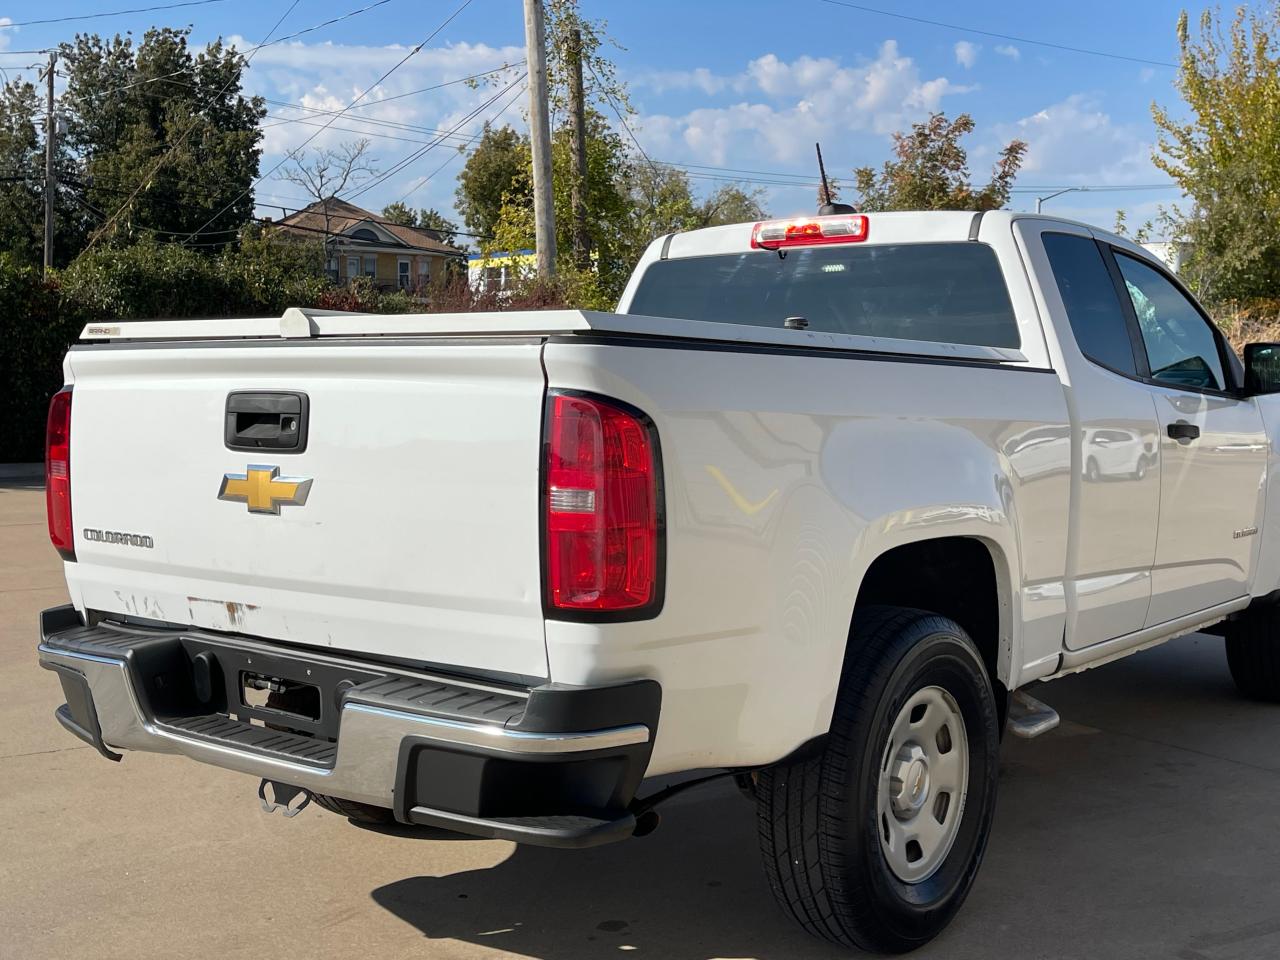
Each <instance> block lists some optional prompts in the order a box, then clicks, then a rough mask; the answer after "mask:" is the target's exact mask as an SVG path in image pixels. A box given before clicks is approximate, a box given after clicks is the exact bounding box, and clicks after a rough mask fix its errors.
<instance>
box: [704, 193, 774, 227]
mask: <svg viewBox="0 0 1280 960" xmlns="http://www.w3.org/2000/svg"><path fill="white" fill-rule="evenodd" d="M697 210H698V226H700V227H718V226H721V225H722V224H726V223H750V222H752V221H754V220H764V219H766V218H767V217H768V216H769V214H768V212H767V211H766V210H765V208H764V190H763V189H761V188H759V187H757V188H755V189H748V188H747V187H744V186H740V185H739V184H736V183H726V184H725V185H724V186H722V187H717V188H716V189H715V190H714V191H712V193H711V195H710V196H709V197H707V198H706V199H705V200H703V201H702V203H700V204H698V208H697Z"/></svg>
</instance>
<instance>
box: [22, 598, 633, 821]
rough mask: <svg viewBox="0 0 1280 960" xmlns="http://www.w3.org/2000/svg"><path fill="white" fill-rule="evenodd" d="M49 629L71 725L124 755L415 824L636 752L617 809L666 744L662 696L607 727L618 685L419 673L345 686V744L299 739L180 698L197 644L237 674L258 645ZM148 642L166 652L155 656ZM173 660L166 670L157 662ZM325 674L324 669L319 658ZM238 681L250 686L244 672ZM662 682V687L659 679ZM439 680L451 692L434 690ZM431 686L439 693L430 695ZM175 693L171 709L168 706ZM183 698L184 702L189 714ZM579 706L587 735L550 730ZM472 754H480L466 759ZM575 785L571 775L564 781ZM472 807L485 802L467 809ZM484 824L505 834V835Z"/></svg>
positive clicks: (597, 792)
mask: <svg viewBox="0 0 1280 960" xmlns="http://www.w3.org/2000/svg"><path fill="white" fill-rule="evenodd" d="M41 632H42V638H41V643H40V645H39V658H40V664H41V665H42V666H44V667H47V668H48V669H51V670H54V671H55V672H56V673H58V675H59V677H60V679H61V680H62V683H63V689H64V693H65V694H66V700H67V703H66V704H65V705H64V706H63V707H61V708H59V711H58V719H59V720H60V721H61V722H62V724H63V725H64V726H65V727H66V728H67V729H68V730H70V731H71V732H72V733H74V734H75V735H76V736H79V737H80V738H81V739H83V740H86V741H87V742H89V743H91V744H93V745H94V746H95V747H97V748H98V750H99V751H100V752H102V753H103V754H104V755H105V756H110V757H113V758H115V759H118V757H115V755H114V751H128V750H139V751H147V752H152V753H174V754H181V755H183V756H186V757H190V758H191V759H193V760H197V761H199V762H201V763H207V764H210V765H212V766H217V767H223V768H226V769H229V770H236V771H239V772H241V773H246V774H249V775H251V776H254V777H261V778H264V779H268V780H274V781H279V782H282V783H288V784H292V785H294V786H298V787H304V788H306V789H308V790H311V791H314V792H317V793H322V794H327V795H330V796H335V797H342V798H345V799H348V800H357V801H360V802H362V803H368V804H373V805H375V806H379V807H386V808H390V809H393V810H395V811H396V814H397V816H398V817H400V819H402V820H405V821H406V822H425V821H427V820H431V819H432V817H433V816H435V817H436V819H438V818H439V817H450V816H456V817H460V818H463V819H464V820H466V819H474V818H477V817H478V818H480V819H481V820H484V819H485V812H486V811H485V805H486V803H487V804H488V805H489V806H490V807H493V806H494V804H495V803H498V804H501V803H502V802H503V801H499V800H498V799H496V798H492V797H491V798H489V799H488V800H486V799H485V798H484V797H483V796H482V794H483V784H484V783H485V782H487V781H488V780H493V779H495V770H496V771H497V773H498V774H499V775H498V776H497V777H496V779H497V780H500V781H503V782H504V783H506V784H507V785H508V786H510V784H511V783H513V782H515V783H517V784H518V783H519V782H520V781H519V778H520V776H522V775H523V774H524V772H528V773H529V776H530V777H532V778H533V779H535V780H536V779H537V778H539V777H541V778H542V779H543V780H545V777H546V775H545V773H540V772H539V770H538V768H542V769H544V770H545V768H546V767H547V765H548V764H555V763H556V762H557V761H561V762H563V763H566V764H568V763H577V764H578V765H581V761H583V760H591V759H600V760H602V761H606V760H607V761H609V762H610V763H609V764H601V766H605V765H609V766H610V769H612V770H614V771H615V773H613V774H611V776H614V777H617V776H618V775H617V773H616V769H617V767H618V764H617V761H618V759H619V758H624V759H626V760H627V762H626V763H625V764H624V766H626V767H627V768H628V772H627V773H626V775H625V777H624V778H623V779H624V780H625V781H626V782H625V783H621V784H607V785H605V788H602V787H601V786H600V785H599V784H596V785H595V786H594V787H593V788H592V789H591V790H589V791H588V792H590V793H592V795H593V796H594V797H595V798H596V802H598V803H603V804H604V806H606V807H608V808H610V809H613V810H615V811H620V810H625V807H626V805H627V804H628V803H629V802H630V801H631V799H632V796H633V795H634V788H635V786H638V784H639V780H640V778H641V777H642V775H643V769H644V766H645V765H647V762H648V756H649V753H650V751H651V748H652V733H653V730H652V728H653V726H654V724H655V723H656V708H657V703H656V700H654V705H653V710H652V711H647V710H643V711H640V712H641V713H652V716H651V717H646V718H645V720H647V722H617V723H602V720H607V719H608V713H609V712H610V711H609V710H608V709H605V710H604V712H603V713H602V710H601V705H602V704H608V703H609V702H610V700H609V698H607V697H601V696H597V695H593V696H587V697H583V696H581V694H582V693H584V692H585V693H592V694H594V693H596V692H597V691H599V690H603V689H604V688H574V689H569V690H558V689H555V688H551V687H546V688H537V687H535V688H533V689H532V690H516V691H512V690H510V689H507V688H495V689H494V690H492V691H490V690H488V689H487V688H485V687H484V686H482V685H478V684H466V683H462V682H460V681H457V680H453V679H446V678H435V677H428V676H426V675H422V674H409V673H404V674H401V675H391V676H383V677H380V678H378V679H376V680H368V681H366V682H364V683H356V684H354V685H351V686H349V687H346V688H339V689H338V691H337V694H336V695H335V696H333V697H332V698H331V699H333V700H334V701H335V705H334V708H333V709H334V710H335V711H336V713H335V715H334V716H333V717H331V718H330V720H329V723H330V729H332V730H335V731H336V734H337V736H336V738H332V737H324V736H323V735H322V733H317V734H316V735H311V736H299V735H297V731H294V732H293V733H290V732H289V731H286V730H277V729H275V728H274V727H264V726H263V725H262V724H261V723H260V722H259V723H253V722H251V719H250V718H251V716H252V714H253V713H254V711H253V710H252V709H251V708H246V707H245V706H244V705H243V704H242V703H240V702H238V700H237V701H236V702H234V703H232V705H231V706H228V705H227V701H225V700H224V701H223V702H222V703H221V705H216V704H215V705H214V706H213V707H210V706H208V705H203V706H201V705H196V704H194V702H191V701H193V697H192V695H191V694H189V693H187V692H185V691H184V692H182V693H181V694H180V695H179V696H178V697H177V698H176V700H175V695H174V692H173V689H172V688H173V686H174V684H175V683H181V682H183V681H182V680H181V679H178V680H175V679H174V678H175V677H178V678H180V677H181V676H182V675H183V671H184V670H186V669H187V667H188V665H189V664H190V663H191V662H192V660H191V659H190V658H191V657H192V652H193V650H195V651H203V650H208V649H212V650H216V651H219V653H218V656H223V657H225V658H226V659H225V660H224V666H223V668H222V669H223V670H224V671H234V670H235V669H236V661H235V657H236V656H244V655H245V650H246V649H250V643H249V641H243V640H240V639H237V638H216V640H211V639H210V638H209V637H208V636H207V635H205V636H200V635H198V634H191V633H187V632H183V631H180V630H172V631H169V630H159V631H157V630H151V629H146V628H134V627H126V626H121V625H101V626H96V627H85V626H82V625H81V624H80V621H79V618H78V617H76V616H75V614H74V611H72V610H71V608H69V607H64V608H57V609H55V610H50V611H45V615H44V616H43V617H42V631H41ZM210 644H213V646H210ZM224 648H225V650H224ZM157 649H162V650H163V651H164V653H163V656H161V655H159V654H156V653H155V652H154V651H155V650H157ZM257 649H258V648H256V647H255V648H252V650H253V651H254V656H257V657H258V660H257V661H256V662H257V663H261V662H262V661H263V659H264V657H263V656H260V655H259V654H257V653H256V650H257ZM269 649H270V650H271V652H272V653H273V654H274V655H275V656H276V660H275V663H276V666H275V668H274V669H273V672H275V671H280V670H282V669H283V668H282V665H285V666H287V665H288V664H291V663H293V662H294V658H292V657H288V656H287V653H288V652H291V651H286V656H284V657H281V650H282V649H283V648H281V647H280V646H279V645H273V646H272V647H271V648H269ZM148 650H151V651H152V652H151V653H147V651H148ZM310 658H319V659H314V660H313V659H310ZM296 659H297V663H298V664H299V667H298V668H296V669H295V671H294V672H295V674H298V675H301V674H302V672H303V668H302V666H301V665H303V664H310V663H317V664H320V663H323V664H324V668H325V669H330V670H332V669H337V670H339V672H340V666H339V667H338V668H334V667H333V663H335V662H338V663H339V664H340V661H334V660H333V658H326V657H324V656H323V655H320V654H312V653H309V652H302V651H299V652H297V658H296ZM161 660H163V663H164V667H163V669H161V668H159V667H157V666H155V664H156V663H157V662H159V661H161ZM249 662H255V661H253V660H250V661H249ZM175 663H177V667H176V668H175V667H174V664H175ZM361 666H362V668H363V669H366V670H367V669H368V668H369V667H370V665H369V664H367V663H366V664H363V665H361ZM255 669H256V667H255ZM378 669H382V668H378ZM316 671H317V672H320V667H319V666H317V667H316ZM305 672H306V675H307V676H308V677H310V676H311V675H312V670H311V669H309V668H308V669H306V671H305ZM187 682H188V683H189V681H187ZM236 683H237V687H236V689H238V683H239V680H238V678H237V679H236ZM637 683H639V684H646V683H651V681H638V682H637ZM166 685H167V687H166ZM623 686H633V685H623ZM653 687H654V688H655V690H656V684H654V685H653ZM157 688H160V689H164V690H165V693H164V695H163V696H161V695H157V694H156V693H155V690H156V689H157ZM433 688H439V689H438V691H436V692H434V695H432V691H433ZM420 690H427V691H428V693H427V694H422V695H419V691H420ZM539 691H543V692H542V693H540V692H539ZM575 693H577V694H578V696H577V699H576V700H574V701H572V702H569V701H566V699H565V697H566V696H567V695H568V696H572V695H574V694H575ZM326 694H327V691H326ZM556 697H558V698H559V699H554V698H556ZM629 699H631V701H632V702H635V701H634V699H633V698H632V697H631V694H630V692H626V693H624V694H623V695H622V696H621V697H620V700H621V702H622V703H626V702H628V700H629ZM442 700H443V701H453V703H454V704H455V705H456V704H458V703H460V702H461V703H463V704H464V707H463V708H462V709H459V708H458V707H457V706H454V707H451V708H449V712H452V714H453V715H445V713H446V708H445V707H444V706H438V707H437V706H436V704H437V703H439V702H440V701H442ZM161 701H163V702H164V704H165V707H163V708H162V707H160V706H158V704H159V703H160V702H161ZM175 702H177V703H178V704H179V707H178V708H177V709H176V710H175V707H174V704H175ZM468 702H476V703H477V706H475V707H472V708H467V707H466V706H465V704H466V703H468ZM490 702H493V703H496V704H497V707H489V708H488V712H489V713H490V714H493V713H494V711H496V712H497V714H498V715H499V719H498V720H496V721H492V722H487V721H486V720H484V719H482V718H483V717H484V716H485V711H484V709H482V708H484V707H485V706H486V704H488V703H490ZM424 703H425V704H426V707H425V708H424V706H423V704H424ZM188 706H189V709H188V708H187V707H188ZM325 709H329V708H328V707H326V708H325ZM575 712H576V713H578V714H580V715H581V717H582V719H583V721H584V728H583V729H573V728H572V727H571V726H570V727H569V728H567V729H555V728H552V729H543V728H544V727H546V726H547V725H548V724H549V723H550V724H555V723H557V722H564V721H566V720H571V719H573V715H574V714H575ZM246 713H247V714H248V715H249V718H247V717H246ZM633 715H634V713H633ZM459 757H462V758H464V759H466V760H468V761H470V762H469V763H467V764H465V765H464V766H461V767H460V766H459V759H458V758H459ZM411 758H412V760H411ZM433 764H434V765H433ZM486 765H487V767H488V769H487V770H486ZM588 766H590V765H588ZM513 771H514V773H513ZM472 776H474V777H475V778H476V783H475V784H465V785H464V787H463V789H461V790H459V789H458V786H457V783H456V781H457V779H458V778H459V777H463V778H468V779H469V778H471V777H472ZM513 777H515V780H514V781H513V779H512V778H513ZM446 778H448V779H451V780H453V781H454V782H453V783H452V784H449V785H448V789H445V786H446V785H445V784H440V787H441V791H442V793H443V794H447V795H448V796H449V797H452V798H456V797H458V796H471V795H473V794H474V796H475V798H476V799H475V802H474V803H473V804H468V803H461V804H458V803H454V804H452V807H453V808H454V809H450V804H449V803H443V804H436V803H433V802H431V797H430V796H429V795H430V794H432V793H433V792H434V791H435V789H436V787H435V784H436V782H437V781H440V780H442V779H446ZM562 780H564V777H563V776H561V778H560V780H558V781H556V782H557V783H560V782H561V781H562ZM632 781H634V783H633V782H632ZM531 782H532V781H531ZM398 787H399V789H397V788H398ZM539 790H540V791H541V792H542V793H544V794H545V792H546V791H545V784H544V783H542V781H539V782H538V787H537V789H535V790H534V791H533V792H535V793H537V792H538V791H539ZM571 792H572V791H571ZM506 802H509V801H506ZM570 805H571V806H576V807H578V808H579V809H580V808H581V807H582V806H583V804H582V803H580V802H577V801H570ZM459 806H461V807H467V806H470V807H471V808H470V809H458V807H459ZM500 812H503V813H504V814H505V815H515V814H520V815H521V816H522V817H526V815H527V814H532V815H537V814H539V813H550V812H552V811H518V810H507V809H506V808H503V809H502V811H500ZM563 812H568V811H563ZM415 814H417V815H415ZM433 822H434V821H433ZM476 832H482V833H485V834H486V835H498V834H494V832H493V831H492V830H488V831H480V830H478V831H476Z"/></svg>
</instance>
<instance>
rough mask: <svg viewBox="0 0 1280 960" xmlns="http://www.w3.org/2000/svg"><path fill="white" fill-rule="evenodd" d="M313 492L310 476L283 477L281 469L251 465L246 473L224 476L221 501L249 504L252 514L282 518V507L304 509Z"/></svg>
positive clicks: (219, 494)
mask: <svg viewBox="0 0 1280 960" xmlns="http://www.w3.org/2000/svg"><path fill="white" fill-rule="evenodd" d="M310 492H311V478H310V477H282V476H280V468H279V467H271V466H266V465H264V464H259V463H251V464H249V466H248V468H247V469H246V470H245V472H244V473H228V474H225V475H224V476H223V478H222V486H221V487H219V488H218V499H219V500H228V501H230V502H231V503H247V504H248V505H249V512H250V513H272V514H276V515H277V516H278V515H279V514H280V507H281V506H291V507H300V506H302V505H303V504H304V503H306V502H307V494H309V493H310Z"/></svg>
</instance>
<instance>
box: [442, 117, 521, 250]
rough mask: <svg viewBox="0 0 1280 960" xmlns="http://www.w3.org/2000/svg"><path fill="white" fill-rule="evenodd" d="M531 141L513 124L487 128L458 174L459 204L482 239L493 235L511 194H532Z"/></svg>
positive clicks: (457, 201)
mask: <svg viewBox="0 0 1280 960" xmlns="http://www.w3.org/2000/svg"><path fill="white" fill-rule="evenodd" d="M528 190H529V140H528V138H527V137H525V136H523V135H522V134H518V133H516V131H515V130H514V129H512V128H511V127H498V128H497V129H494V128H492V127H487V128H485V131H484V134H483V135H482V136H481V137H480V142H479V143H478V144H476V147H475V149H474V150H472V151H471V155H470V156H468V157H467V162H466V165H465V166H464V167H463V168H462V172H461V173H459V174H458V189H457V193H456V201H455V206H456V207H457V208H458V212H459V213H460V214H462V222H463V223H465V224H466V225H467V229H468V230H470V231H471V232H472V233H474V234H477V235H478V236H480V237H481V238H483V237H489V236H492V235H493V231H494V228H495V227H496V226H497V224H498V217H499V216H500V215H501V213H502V205H503V203H504V202H505V201H506V199H507V197H508V196H509V195H510V196H511V197H512V199H513V200H515V199H517V195H518V193H519V191H524V195H525V197H526V198H527V197H528Z"/></svg>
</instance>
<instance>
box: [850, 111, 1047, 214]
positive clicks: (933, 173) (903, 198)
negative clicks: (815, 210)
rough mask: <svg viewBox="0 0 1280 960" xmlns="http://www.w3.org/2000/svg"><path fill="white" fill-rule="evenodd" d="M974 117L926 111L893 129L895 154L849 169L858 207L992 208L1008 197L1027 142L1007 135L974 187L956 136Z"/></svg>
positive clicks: (962, 133) (970, 128)
mask: <svg viewBox="0 0 1280 960" xmlns="http://www.w3.org/2000/svg"><path fill="white" fill-rule="evenodd" d="M973 129H974V122H973V118H972V117H970V116H969V115H968V114H967V113H962V114H960V115H959V116H958V117H956V118H955V119H954V120H948V119H947V117H946V114H942V113H935V114H931V115H930V117H929V119H928V120H924V121H922V122H920V123H914V124H912V125H911V131H910V132H909V133H895V134H894V135H893V153H894V159H892V160H888V161H886V162H885V164H884V166H883V167H882V168H881V169H880V171H879V172H877V171H876V170H875V169H874V168H873V167H860V168H858V169H856V170H854V171H853V176H854V184H855V186H856V188H857V190H858V193H859V194H860V195H861V196H860V201H859V207H860V208H861V209H862V210H867V211H874V210H996V209H999V208H1000V207H1003V206H1004V205H1005V204H1006V203H1008V202H1009V188H1010V187H1012V186H1013V181H1014V178H1015V177H1017V175H1018V170H1019V169H1021V167H1022V161H1023V158H1024V157H1025V156H1026V152H1027V145H1026V144H1025V143H1023V142H1022V141H1021V140H1011V141H1010V142H1009V143H1008V144H1007V145H1006V146H1005V147H1004V148H1003V149H1002V150H1001V151H1000V157H999V159H998V160H997V161H996V164H995V167H994V169H993V170H992V172H991V180H990V181H989V182H988V183H987V184H986V185H985V186H983V187H975V186H974V185H973V184H972V183H970V179H969V156H968V153H967V152H966V151H965V149H964V147H963V146H962V145H961V144H960V138H961V137H964V136H965V135H967V134H969V133H972V132H973Z"/></svg>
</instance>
